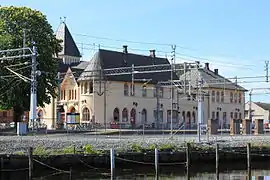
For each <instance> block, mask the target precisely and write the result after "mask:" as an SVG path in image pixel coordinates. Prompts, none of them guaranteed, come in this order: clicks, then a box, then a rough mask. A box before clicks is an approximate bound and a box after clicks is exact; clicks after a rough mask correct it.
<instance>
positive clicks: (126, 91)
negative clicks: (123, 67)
mask: <svg viewBox="0 0 270 180" xmlns="http://www.w3.org/2000/svg"><path fill="white" fill-rule="evenodd" d="M124 95H125V96H128V84H127V83H125V84H124Z"/></svg>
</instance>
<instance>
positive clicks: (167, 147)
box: [15, 142, 270, 157]
mask: <svg viewBox="0 0 270 180" xmlns="http://www.w3.org/2000/svg"><path fill="white" fill-rule="evenodd" d="M187 143H189V144H190V150H192V151H197V152H202V153H203V152H208V151H214V150H215V146H210V145H200V144H196V143H195V142H187ZM156 148H157V149H158V150H159V151H160V152H185V149H186V146H185V144H179V145H176V144H174V143H164V144H148V145H145V144H142V143H133V144H131V145H130V146H128V147H126V148H124V147H123V148H119V149H116V151H117V153H129V152H135V153H145V152H154V150H155V149H156ZM223 148H224V149H226V151H230V150H233V149H236V148H237V147H223ZM223 148H222V149H223ZM240 148H241V149H243V151H245V147H240ZM251 150H252V151H262V150H270V144H263V143H251ZM108 152H109V151H106V150H100V149H96V148H95V147H93V146H92V145H91V144H85V145H84V146H83V147H80V148H78V147H75V146H68V147H64V148H63V149H48V148H47V149H46V148H45V147H42V146H38V147H36V148H34V149H33V155H36V156H44V157H46V156H50V155H65V154H66V155H68V154H88V155H89V154H93V155H103V154H108ZM15 154H16V155H26V154H27V153H24V152H23V151H18V152H16V153H15Z"/></svg>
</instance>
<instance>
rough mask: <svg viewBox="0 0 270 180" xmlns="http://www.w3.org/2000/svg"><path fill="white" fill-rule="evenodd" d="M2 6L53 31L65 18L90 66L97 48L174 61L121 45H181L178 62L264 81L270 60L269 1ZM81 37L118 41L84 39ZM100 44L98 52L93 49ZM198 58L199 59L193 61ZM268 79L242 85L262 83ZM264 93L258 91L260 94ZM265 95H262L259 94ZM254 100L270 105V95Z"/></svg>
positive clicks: (25, 2)
mask: <svg viewBox="0 0 270 180" xmlns="http://www.w3.org/2000/svg"><path fill="white" fill-rule="evenodd" d="M0 4H1V5H3V6H6V5H14V6H28V7H31V8H34V9H37V10H40V11H41V12H42V13H44V14H45V15H46V16H47V18H48V21H49V22H50V23H51V25H52V27H53V29H54V30H56V29H57V26H58V25H59V23H60V17H63V16H65V17H67V18H66V23H67V25H68V27H69V29H70V31H71V33H73V36H74V39H75V41H76V42H77V44H78V46H79V48H80V50H81V51H82V53H83V60H89V59H90V58H91V55H92V53H93V52H94V50H95V48H97V44H100V46H101V47H103V48H108V49H114V50H121V47H122V45H123V44H127V45H128V47H129V49H130V50H129V51H130V52H135V53H141V54H145V53H147V54H148V51H147V50H149V49H156V50H157V52H158V55H159V56H165V54H166V53H165V52H167V56H170V52H171V47H170V46H169V45H167V46H164V45H163V46H161V45H154V44H144V43H140V44H138V43H131V42H124V41H121V40H130V41H139V42H154V43H157V44H176V45H177V47H176V51H177V55H176V57H177V60H178V62H183V61H191V60H192V61H194V60H200V61H201V62H202V63H204V62H207V61H208V62H210V66H211V68H218V69H219V72H220V73H221V74H222V75H225V76H227V77H235V76H238V77H246V76H261V75H265V72H264V62H265V60H270V51H269V47H270V23H269V20H268V19H269V17H270V11H269V7H270V1H267V0H260V1H254V0H237V1H236V0H218V1H216V0H166V1H154V0H147V1H145V0H136V1H124V0H114V1H109V0H98V1H97V0H96V1H94V0H87V1H86V0H85V1H82V0H77V1H70V2H69V1H63V0H58V1H57V0H54V1H52V0H46V1H37V0H1V3H0ZM82 34H85V35H89V36H94V37H105V38H110V39H116V40H119V41H114V40H105V39H100V38H93V37H86V36H81V35H82ZM94 44H95V46H94ZM194 57H198V58H194ZM260 80H264V79H242V80H238V81H239V82H242V81H249V82H250V81H260ZM242 85H243V86H244V87H246V88H247V89H250V88H254V87H264V88H267V87H270V86H269V84H267V83H255V82H254V83H244V84H242ZM256 92H259V91H256ZM260 92H262V91H260ZM254 100H258V101H269V100H270V98H269V97H268V95H266V94H264V95H256V96H255V95H254Z"/></svg>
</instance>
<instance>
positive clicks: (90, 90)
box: [89, 82, 93, 94]
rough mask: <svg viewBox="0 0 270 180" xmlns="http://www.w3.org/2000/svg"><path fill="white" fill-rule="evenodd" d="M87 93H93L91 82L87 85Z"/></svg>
mask: <svg viewBox="0 0 270 180" xmlns="http://www.w3.org/2000/svg"><path fill="white" fill-rule="evenodd" d="M89 92H90V93H91V94H92V93H93V82H90V83H89Z"/></svg>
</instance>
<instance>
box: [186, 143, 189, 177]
mask: <svg viewBox="0 0 270 180" xmlns="http://www.w3.org/2000/svg"><path fill="white" fill-rule="evenodd" d="M186 167H187V176H188V177H189V167H190V143H187V149H186Z"/></svg>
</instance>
